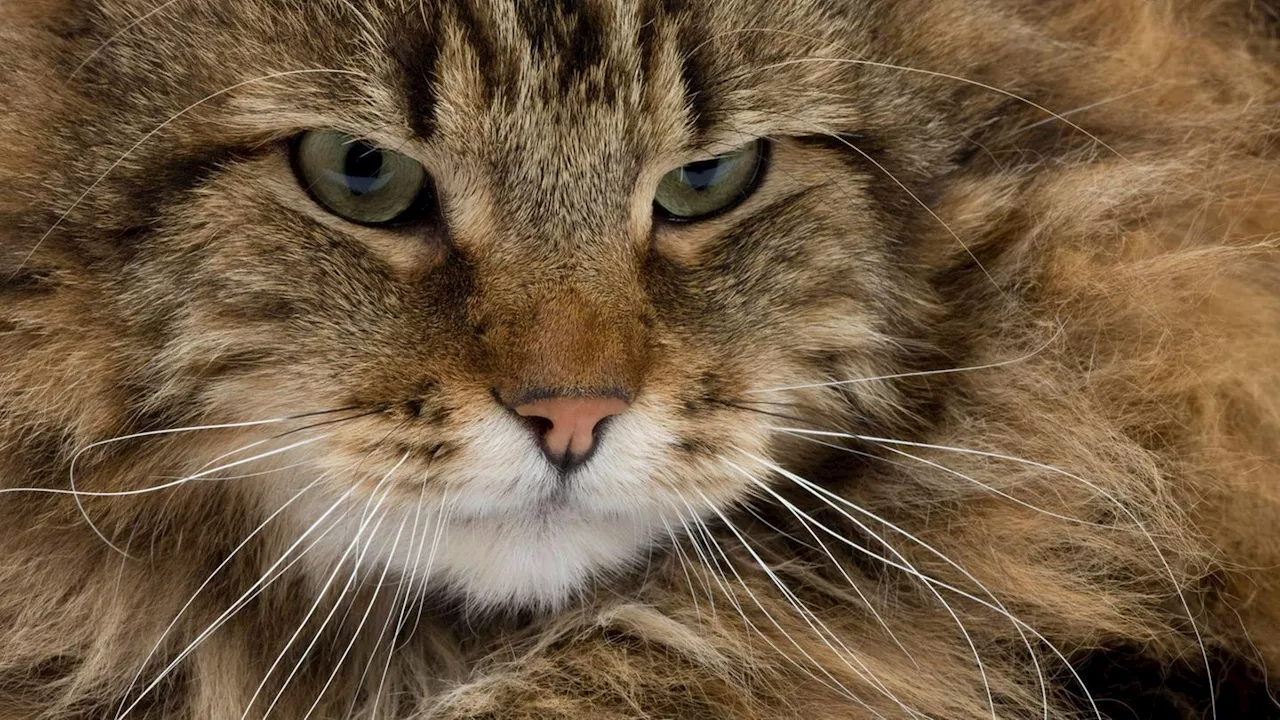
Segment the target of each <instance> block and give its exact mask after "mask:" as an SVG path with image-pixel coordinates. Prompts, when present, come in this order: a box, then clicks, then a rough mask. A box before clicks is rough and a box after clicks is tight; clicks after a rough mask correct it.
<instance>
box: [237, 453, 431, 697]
mask: <svg viewBox="0 0 1280 720" xmlns="http://www.w3.org/2000/svg"><path fill="white" fill-rule="evenodd" d="M405 457H408V455H407V454H406V455H405ZM397 467H399V466H397ZM393 472H394V470H393ZM385 498H386V493H384V494H383V499H385ZM379 502H381V501H379ZM385 519H386V513H383V515H382V517H380V518H379V519H378V522H377V523H375V524H374V525H373V527H372V528H370V529H369V532H368V536H369V537H370V538H372V537H373V536H374V535H375V534H376V533H377V532H378V528H379V527H381V525H382V521H383V520H385ZM408 520H409V519H408V518H407V517H406V518H403V519H401V520H400V527H399V528H398V529H397V530H396V535H395V539H394V540H392V542H391V551H390V555H391V556H394V555H395V552H396V548H398V547H399V546H400V538H401V536H402V535H403V533H404V526H405V523H406V522H408ZM359 539H360V531H359V530H357V531H356V537H355V539H354V540H353V541H352V542H353V544H354V543H356V542H358V541H359ZM371 545H372V543H371V542H366V543H365V545H364V547H363V548H361V550H360V552H359V553H358V554H357V556H356V559H355V561H354V562H353V563H352V568H351V575H350V576H349V577H348V580H347V586H346V587H344V588H343V590H342V592H341V593H339V594H338V597H337V598H335V599H334V601H333V607H332V608H331V609H330V610H329V614H328V615H327V616H326V617H325V619H324V620H323V621H322V622H321V623H320V627H319V628H317V629H316V632H315V635H314V636H313V637H312V638H311V643H310V644H309V645H307V647H306V649H304V650H303V651H302V655H301V656H300V657H299V658H298V661H297V663H295V664H294V666H293V670H292V671H291V672H290V673H289V676H288V677H287V678H285V681H284V683H283V684H282V685H281V686H280V690H279V691H277V692H276V696H275V698H273V699H272V700H271V704H270V705H268V706H267V709H266V710H265V711H264V712H263V713H262V718H263V720H266V717H267V716H268V715H270V714H271V711H272V710H273V709H275V706H276V705H277V704H278V703H279V702H280V698H281V697H283V696H284V693H285V690H287V689H288V687H289V683H290V682H292V681H293V678H294V677H295V676H296V675H297V674H298V671H299V670H300V669H301V668H302V664H303V662H304V661H305V660H306V658H307V656H308V655H310V654H311V651H312V649H314V648H315V646H316V644H317V643H318V642H319V641H320V636H321V635H322V634H323V633H324V629H325V628H326V627H327V626H328V625H329V622H330V621H331V620H332V619H333V616H334V615H336V614H337V611H338V608H339V607H340V606H341V602H342V598H343V597H344V596H345V595H346V594H347V592H348V591H351V590H354V589H355V588H356V575H357V572H358V570H359V568H360V567H361V566H362V565H363V564H364V558H365V554H366V553H367V552H368V550H369V548H370V547H371ZM341 567H342V559H341V558H339V560H338V563H337V564H336V565H335V567H334V572H335V573H336V572H337V571H338V569H339V568H341ZM390 569H391V563H390V562H387V563H384V564H383V567H382V574H381V575H380V576H379V577H378V582H377V584H376V585H375V586H374V590H373V595H372V597H371V598H370V599H369V605H368V607H367V608H366V609H365V612H364V616H363V617H362V618H361V620H360V625H359V626H358V627H357V628H356V630H355V632H354V633H353V634H352V636H351V642H350V643H348V645H347V649H346V650H345V651H344V652H343V653H342V657H341V658H340V659H339V660H338V663H337V664H336V665H335V666H334V675H336V674H337V671H338V669H339V668H341V666H342V660H343V659H345V658H346V656H347V652H349V651H350V650H351V646H352V645H354V644H355V641H356V639H358V638H359V632H360V628H361V627H363V626H364V621H365V619H367V618H368V617H369V612H370V611H371V610H372V609H373V606H374V603H375V602H376V601H377V599H378V594H379V593H380V592H381V591H382V584H383V583H384V582H385V581H386V578H387V573H388V572H389V571H390ZM324 592H325V590H324V589H322V590H321V591H320V593H319V594H318V595H317V598H316V600H317V601H319V600H321V599H322V598H323V597H324ZM354 600H355V596H354V594H353V595H352V601H353V602H354ZM349 609H350V605H348V610H349ZM344 620H345V618H344ZM305 625H306V619H305V618H304V619H303V620H302V622H300V623H299V624H298V630H299V632H301V630H302V628H303V626H305ZM288 648H289V646H288V645H286V646H285V647H284V649H283V650H281V657H283V656H284V652H285V651H287V650H288ZM270 674H271V671H270V670H268V671H267V676H268V677H269V676H270ZM334 675H330V676H329V680H330V681H332V680H333V677H334ZM265 682H266V677H264V678H263V683H265ZM328 687H329V683H328V682H326V683H325V685H324V688H323V689H322V690H321V692H320V694H319V695H317V696H316V703H317V704H318V703H319V702H320V700H321V698H322V697H323V696H324V690H325V689H327V688H328ZM251 707H252V701H251V702H250V708H251ZM311 707H312V709H314V708H315V705H312V706H311ZM248 712H249V708H246V709H245V717H247V716H248ZM308 714H310V711H308ZM242 720H243V718H242Z"/></svg>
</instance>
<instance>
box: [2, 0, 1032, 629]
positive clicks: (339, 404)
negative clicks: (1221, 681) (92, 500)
mask: <svg viewBox="0 0 1280 720" xmlns="http://www.w3.org/2000/svg"><path fill="white" fill-rule="evenodd" d="M36 5H38V3H20V4H15V5H13V6H11V7H10V8H9V9H8V10H7V11H8V12H10V13H14V14H16V15H17V16H18V17H20V18H22V19H21V20H20V22H19V23H18V25H17V27H19V28H20V29H19V30H16V31H13V30H11V31H10V32H11V33H15V34H16V35H18V36H19V37H22V38H25V39H26V40H25V42H26V44H27V46H29V47H40V48H42V49H41V50H40V51H39V52H35V51H31V50H25V51H23V52H22V53H19V52H16V51H5V53H6V54H5V57H4V62H6V63H7V64H8V65H10V66H16V68H17V72H16V73H15V76H16V77H18V78H19V82H20V83H21V82H26V83H27V84H26V85H19V86H18V87H16V88H13V92H11V93H10V96H9V97H6V98H5V99H4V101H3V102H4V103H5V105H4V107H3V113H2V114H0V119H2V122H3V123H4V125H5V127H6V131H7V133H8V134H9V135H10V138H11V140H12V142H11V143H9V146H10V147H11V150H10V151H9V152H10V154H11V156H10V157H9V158H8V159H6V160H4V161H3V163H0V184H2V185H3V187H4V188H5V190H6V193H8V194H9V195H10V197H8V198H6V199H5V200H4V201H3V202H4V206H3V212H4V217H5V219H6V222H7V223H8V227H7V228H6V229H5V230H4V231H3V232H4V236H3V240H4V247H3V251H4V262H3V263H0V266H2V269H0V271H2V272H3V274H4V276H5V278H7V283H6V285H5V290H4V291H5V292H6V293H7V294H8V296H9V299H8V300H6V302H7V303H9V307H10V310H8V311H6V313H7V317H5V318H4V321H5V322H7V323H10V324H11V325H12V328H11V329H17V330H19V331H20V332H25V333H30V334H31V335H30V337H29V338H27V336H23V337H24V338H27V339H22V340H20V341H19V342H17V343H16V344H15V345H14V347H11V349H10V350H9V351H8V352H10V353H27V354H26V355H20V354H19V355H11V356H12V357H19V360H18V362H20V363H22V364H23V365H24V366H25V367H27V368H34V367H36V366H37V365H39V364H42V363H43V366H44V369H42V370H39V372H45V373H47V375H44V376H41V377H55V378H56V377H61V378H64V379H67V380H70V379H71V378H74V377H81V378H89V379H86V380H84V385H83V387H82V390H83V391H82V392H78V393H75V394H74V395H75V396H74V397H72V398H70V399H65V398H64V402H63V404H62V405H61V406H60V409H59V410H57V411H56V412H54V411H49V410H47V408H48V405H49V403H47V402H43V401H41V402H32V403H31V404H32V405H33V406H35V405H41V406H42V407H45V408H46V410H43V411H41V412H45V413H46V414H45V415H43V416H41V415H39V413H37V412H36V411H33V410H30V408H27V409H23V406H22V404H21V403H15V405H14V408H15V409H13V410H11V414H12V416H13V417H27V418H28V420H27V422H28V424H29V425H31V426H32V427H40V426H41V425H42V424H45V425H48V424H50V423H51V424H52V425H53V426H55V428H56V426H57V422H59V421H57V420H56V416H58V413H61V417H63V418H67V419H66V420H65V421H63V422H64V425H65V426H66V427H64V428H62V429H61V430H60V432H62V434H63V435H64V436H65V437H70V438H72V439H73V440H75V441H76V442H74V443H71V445H70V447H72V448H73V449H74V447H78V446H81V445H84V444H85V443H86V442H90V441H98V440H103V439H105V438H108V437H112V436H116V435H122V434H126V433H131V432H139V431H153V430H164V429H167V428H175V427H182V426H204V425H212V424H235V423H251V422H255V421H259V420H267V419H275V418H283V417H290V418H295V419H294V420H290V421H288V422H285V423H274V424H272V423H267V424H263V425H251V426H249V427H248V428H245V431H246V432H247V433H248V434H245V433H240V434H237V435H236V436H235V438H236V444H235V445H234V446H231V447H227V446H217V447H215V448H213V449H210V448H209V447H206V446H203V445H199V446H198V447H200V448H201V452H200V453H196V454H195V455H198V456H192V457H191V458H189V460H190V461H191V462H192V463H194V465H190V466H189V467H186V468H185V470H186V471H187V472H195V471H198V470H201V469H202V467H203V469H204V470H208V467H212V466H204V463H206V462H207V461H210V460H212V459H214V458H215V456H217V455H218V454H219V453H221V452H226V451H228V450H230V449H235V448H238V447H241V446H245V445H247V444H248V443H250V442H254V441H258V440H264V439H267V438H271V439H270V440H267V441H266V442H264V443H262V444H260V445H255V446H252V447H250V448H248V449H246V450H244V451H243V452H241V453H239V454H235V455H230V456H228V457H227V458H226V459H224V460H219V461H217V462H218V463H222V464H225V463H227V462H235V461H239V460H243V459H245V458H249V457H251V456H254V455H255V454H259V453H267V454H268V455H267V456H266V457H263V458H261V459H259V460H255V461H253V462H247V463H245V464H244V465H241V466H237V467H238V471H239V472H253V471H262V470H265V469H276V468H279V467H280V466H285V465H287V466H289V467H290V468H291V469H288V470H283V469H280V470H277V471H276V472H274V473H265V474H263V475H262V476H260V477H251V478H244V479H239V480H229V481H227V482H231V483H244V484H248V485H250V486H252V485H253V484H255V483H256V484H259V485H260V486H262V487H264V488H266V487H270V488H272V490H273V492H275V491H277V490H279V489H280V488H285V489H286V492H285V494H284V495H280V496H279V497H285V496H287V494H288V493H289V492H293V491H294V490H296V489H297V488H298V487H300V485H306V484H309V483H312V482H313V481H318V483H316V484H315V485H312V486H311V487H312V490H311V493H312V495H313V496H314V498H316V499H315V501H314V502H304V503H301V504H299V505H298V507H299V508H306V510H305V511H300V515H301V520H302V521H303V522H304V523H309V522H311V521H313V520H315V519H316V518H317V517H319V516H320V515H322V514H323V512H324V510H325V508H327V507H329V506H330V503H332V502H335V501H336V500H338V499H339V498H345V502H346V506H350V507H346V506H344V507H346V509H345V510H339V511H335V512H338V513H341V512H350V515H349V519H348V520H347V521H344V522H346V524H345V525H343V526H342V528H341V529H340V530H339V531H337V532H335V533H334V536H335V537H341V538H343V540H342V542H341V543H340V544H339V545H337V546H335V547H338V548H342V547H345V542H346V540H347V539H349V537H350V534H351V533H354V532H357V531H358V530H360V529H361V528H363V531H364V532H366V533H369V534H371V536H376V537H378V538H379V539H378V541H377V542H376V543H374V547H376V548H379V550H377V551H375V552H374V553H372V554H378V553H382V554H383V555H384V556H386V557H388V558H394V560H393V562H396V563H399V564H405V565H410V566H414V567H422V566H424V565H425V563H426V560H425V559H424V557H423V556H424V555H426V553H425V552H422V549H421V545H419V546H418V548H417V554H416V555H415V554H414V553H413V552H412V550H411V549H412V547H413V545H412V543H410V542H408V541H405V542H400V543H399V548H398V549H397V548H396V547H394V546H393V543H392V541H391V538H392V537H393V536H396V533H395V528H396V527H397V524H399V527H401V528H402V530H403V529H404V528H406V527H408V526H406V525H404V524H403V523H401V521H407V522H412V523H413V527H415V528H417V527H421V528H426V527H429V526H431V523H432V522H445V523H447V525H446V530H445V531H443V532H441V533H440V545H439V546H438V547H437V548H435V551H434V552H433V553H432V554H433V557H432V559H431V562H432V563H433V572H440V573H441V574H442V576H443V577H445V578H447V580H448V581H449V582H450V583H452V584H453V585H454V586H456V587H460V588H461V589H463V590H465V591H466V592H467V593H468V594H469V595H470V596H472V597H473V598H475V599H476V600H478V601H480V602H484V603H494V604H502V603H508V602H556V601H559V600H562V599H563V598H565V597H566V596H568V595H569V594H571V593H572V592H573V591H574V590H575V589H576V588H578V587H580V586H581V584H582V583H583V581H584V580H585V579H587V578H589V577H591V576H593V575H595V574H597V573H600V572H608V571H611V570H617V569H620V568H622V567H625V566H627V565H628V564H629V563H632V562H634V561H636V560H638V559H642V556H643V554H644V552H645V550H646V549H647V548H648V547H650V546H652V545H653V544H654V543H660V542H662V541H663V539H664V538H666V537H667V535H668V533H671V532H680V531H681V530H682V526H683V524H684V523H685V522H686V521H687V520H688V519H689V518H690V517H691V516H693V515H699V516H702V517H710V518H714V517H715V514H716V512H717V511H722V510H724V509H726V508H728V507H730V506H731V505H733V504H734V503H738V502H741V501H743V500H744V499H747V498H749V497H751V496H755V495H760V494H762V492H763V491H762V489H761V486H760V483H761V482H763V481H766V480H767V478H768V477H769V476H770V471H769V469H768V468H767V467H766V465H765V464H764V463H763V462H762V461H765V460H767V461H769V462H776V463H779V464H782V465H785V466H789V467H796V466H798V465H803V464H804V463H811V462H817V460H818V458H819V456H820V455H821V453H822V452H823V448H822V446H821V445H820V444H818V443H815V442H812V441H811V440H805V439H801V438H797V437H795V436H793V435H789V434H787V433H785V432H782V431H780V430H778V429H777V428H778V427H779V426H783V427H785V426H795V425H797V424H800V425H803V426H804V427H809V428H814V427H817V428H829V429H832V430H849V429H854V428H863V429H865V428H881V427H894V428H898V429H901V428H902V427H904V426H909V425H910V423H912V422H914V421H916V419H917V418H918V415H919V413H920V412H921V408H922V407H923V404H924V403H927V402H928V397H927V396H921V395H919V394H913V393H912V392H910V391H908V389H907V388H906V387H905V386H904V385H903V384H902V383H901V382H899V381H898V380H894V379H892V378H891V379H886V380H874V379H872V380H867V379H868V378H878V377H882V376H893V375H899V374H903V373H907V372H909V371H913V370H920V369H928V367H930V364H929V362H927V361H926V360H924V359H923V358H925V357H926V356H927V355H928V353H930V352H933V349H934V348H935V347H936V338H935V337H934V331H933V329H932V324H933V323H934V322H935V320H936V318H937V317H938V316H939V314H940V311H939V302H938V297H937V294H936V292H935V291H934V289H933V284H932V283H933V281H934V280H935V278H936V277H937V276H938V275H939V274H940V273H942V272H943V271H945V270H947V269H948V267H949V266H951V265H956V266H965V265H968V266H969V271H968V272H969V274H968V275H966V276H965V277H968V278H971V279H972V280H973V282H974V283H979V284H980V283H982V282H985V279H984V278H983V276H982V274H981V273H975V272H971V271H972V267H973V264H972V262H971V260H970V259H969V256H968V254H967V250H965V249H964V248H963V246H962V245H961V244H960V243H959V242H958V239H957V238H955V237H954V236H953V235H951V234H949V232H947V231H945V230H944V229H943V228H942V227H941V225H940V223H939V221H938V219H937V218H935V217H933V216H932V215H931V213H930V211H929V210H927V209H926V207H925V206H926V205H927V204H928V203H929V200H930V197H931V195H930V193H934V192H936V189H937V186H938V184H939V183H941V182H943V180H941V178H944V177H945V176H947V174H948V173H951V172H953V171H955V170H956V168H958V167H961V164H962V162H963V159H964V157H965V156H966V153H967V150H968V148H970V147H972V145H971V144H970V142H969V140H970V138H969V135H972V134H973V133H977V132H980V131H981V128H982V127H983V123H984V121H985V119H986V118H987V116H988V115H989V113H990V112H992V110H993V109H994V108H996V107H997V106H998V105H1000V104H1001V103H1003V102H1005V101H1006V100H1007V99H1006V98H1004V97H1001V96H998V95H996V96H993V95H992V94H991V93H986V92H981V91H979V90H977V89H975V88H974V86H973V85H972V84H965V83H957V82H953V81H949V80H945V79H940V78H939V77H938V76H937V73H936V72H935V73H933V74H930V73H920V72H911V71H907V70H904V69H903V68H900V67H897V66H895V65H893V64H892V62H891V60H892V59H893V58H894V57H898V56H904V55H907V54H911V55H912V56H913V57H914V58H915V60H916V62H917V64H924V65H931V66H933V67H943V65H944V63H945V62H949V61H954V62H956V63H960V62H969V61H971V62H974V63H977V62H979V59H978V58H974V57H973V56H974V55H975V54H976V53H977V52H978V50H979V49H980V48H975V47H969V48H968V49H967V50H966V51H965V53H961V54H959V55H957V56H956V57H954V58H951V60H948V55H947V54H946V52H944V51H943V50H931V49H928V48H933V47H935V46H936V45H939V44H940V45H941V46H942V47H946V45H947V43H946V37H945V36H946V35H947V33H948V32H950V31H952V30H955V31H956V32H965V33H967V34H969V35H970V36H972V35H973V32H974V28H963V29H957V28H959V27H960V26H962V25H964V24H966V23H978V22H980V20H981V18H982V16H981V14H974V13H971V12H966V11H965V10H964V8H959V7H951V5H950V4H948V3H884V2H842V3H829V2H820V1H817V0H813V1H811V2H788V3H777V2H774V1H773V0H735V1H733V2H728V1H726V0H686V1H684V2H677V1H674V0H668V1H665V2H662V1H658V0H654V1H653V2H613V1H606V0H589V1H587V0H584V1H583V2H562V3H545V2H541V1H540V0H538V1H535V0H510V1H501V0H492V1H490V0H484V1H470V0H429V1H425V2H403V3H401V2H391V1H382V2H364V1H358V2H327V1H325V2H287V3H283V2H274V1H272V2H268V1H265V0H263V1H259V2H248V1H245V2H213V3H209V2H196V1H194V0H170V2H166V3H163V4H161V5H158V6H157V5H155V4H154V3H151V2H131V1H127V0H101V2H89V1H88V0H85V2H69V3H64V5H66V6H68V7H65V8H63V9H62V11H60V12H59V13H56V14H55V13H49V14H48V15H44V14H42V13H40V12H38V11H36V10H34V9H32V8H34V7H35V6H36ZM961 5H964V4H963V3H961ZM24 8H25V9H24ZM975 17H977V18H978V19H975ZM985 21H989V22H993V23H994V22H996V21H995V20H994V19H991V18H987V19H986V20H985ZM926 27H927V28H934V31H931V32H933V35H931V36H930V37H923V36H921V35H920V34H918V33H916V32H915V31H916V30H918V29H920V28H926ZM935 41H936V42H935ZM980 60H981V61H983V62H995V61H997V60H998V57H996V56H995V55H993V54H988V55H986V56H985V57H983V58H981V59H980ZM37 88H41V89H40V90H39V92H40V93H44V94H45V95H47V97H35V96H34V95H32V93H35V92H37ZM952 280H954V277H953V278H952ZM50 329H56V332H57V333H58V334H59V335H58V341H57V342H58V344H57V346H56V348H57V349H53V350H51V349H48V348H47V347H46V346H44V345H41V344H40V342H41V341H40V340H38V339H37V338H38V336H39V333H41V332H45V331H48V330H50ZM39 353H45V354H46V355H47V356H48V357H45V356H44V355H40V356H39V357H37V355H39ZM68 353H70V354H68ZM76 353H78V354H76ZM54 355H57V358H56V359H55V358H54ZM50 368H55V369H53V370H51V369H50ZM56 368H61V369H56ZM24 372H25V371H24ZM35 372H37V371H36V370H30V373H35ZM32 377H34V376H33V375H30V374H28V375H27V376H26V380H16V381H14V382H26V383H27V384H28V385H30V384H31V383H32V380H31V378H32ZM851 380H852V381H857V382H839V383H838V384H834V385H832V384H830V383H832V382H833V381H851ZM864 380H865V381H864ZM57 384H58V382H55V381H50V387H49V389H48V393H47V394H46V395H45V396H44V400H47V399H48V397H51V396H52V394H55V393H56V392H57V391H58V388H57V387H54V386H56V385H57ZM797 386H800V387H797ZM24 413H26V415H24ZM32 418H34V419H32ZM51 418H55V419H51ZM70 418H75V420H71V419H70ZM94 423H97V424H96V425H94ZM67 428H70V429H67ZM195 434H196V435H198V434H199V433H195ZM184 437H185V436H184ZM131 447H133V448H134V449H135V450H136V452H138V453H142V454H145V453H147V452H155V450H154V448H155V447H158V446H157V445H148V444H147V443H146V442H140V443H135V445H133V446H131ZM164 447H165V448H170V450H169V451H171V450H172V448H173V447H174V445H172V444H167V445H164ZM286 447H287V448H289V449H288V450H287V451H282V452H280V453H279V454H278V455H271V454H270V453H274V452H275V451H277V450H279V449H281V448H286ZM148 448H151V450H149V449H148ZM215 450H216V451H215ZM169 451H166V452H169ZM215 465H216V463H215ZM228 472H230V471H224V472H223V474H227V473H228ZM231 474H235V473H234V472H231ZM132 481H133V482H136V484H137V486H138V487H145V486H148V485H154V484H155V481H154V478H150V477H137V478H133V480H132ZM270 497H277V496H276V495H274V494H273V495H270ZM442 507H443V508H445V509H444V511H443V512H442V511H441V510H440V509H441V508H442ZM351 508H354V510H352V509H351ZM268 509H271V508H268ZM374 509H377V512H374ZM383 511H386V514H385V516H384V515H380V514H379V513H382V512H383ZM374 516H377V517H385V518H389V519H386V521H385V522H382V521H381V520H380V521H379V525H378V526H376V527H375V526H374V525H372V523H370V522H368V521H367V520H368V518H370V517H374ZM419 518H423V519H422V523H421V526H419V524H418V520H419ZM362 521H365V522H363V523H362ZM396 537H397V542H398V541H399V540H398V536H396ZM407 548H408V549H409V550H406V549H407Z"/></svg>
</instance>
